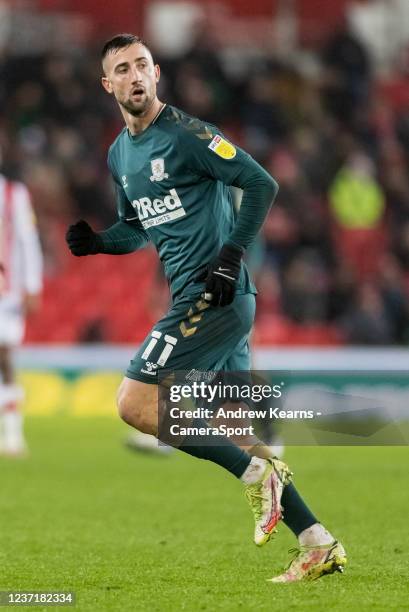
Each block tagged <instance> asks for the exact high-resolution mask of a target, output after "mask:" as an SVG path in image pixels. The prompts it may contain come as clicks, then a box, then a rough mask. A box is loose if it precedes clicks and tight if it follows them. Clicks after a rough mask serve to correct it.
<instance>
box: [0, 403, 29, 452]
mask: <svg viewBox="0 0 409 612" xmlns="http://www.w3.org/2000/svg"><path fill="white" fill-rule="evenodd" d="M3 449H4V450H6V451H9V452H20V451H22V450H24V449H25V441H24V435H23V415H22V414H21V412H19V411H18V410H6V411H5V412H4V413H3Z"/></svg>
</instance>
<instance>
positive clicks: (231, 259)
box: [196, 244, 243, 306]
mask: <svg viewBox="0 0 409 612" xmlns="http://www.w3.org/2000/svg"><path fill="white" fill-rule="evenodd" d="M242 257H243V251H242V249H240V248H239V247H236V246H233V245H232V244H225V245H224V246H223V247H222V249H221V251H220V253H219V255H218V256H217V257H216V259H214V260H213V261H212V262H211V264H210V265H209V266H208V267H207V268H206V270H205V271H204V272H202V274H200V275H199V276H198V277H197V278H196V280H197V281H205V282H206V286H205V290H204V293H203V294H202V296H203V299H204V300H205V301H206V302H209V303H210V304H211V305H212V306H228V305H229V304H231V303H232V301H233V300H234V296H235V295H236V285H237V281H238V279H239V276H240V270H241V258H242Z"/></svg>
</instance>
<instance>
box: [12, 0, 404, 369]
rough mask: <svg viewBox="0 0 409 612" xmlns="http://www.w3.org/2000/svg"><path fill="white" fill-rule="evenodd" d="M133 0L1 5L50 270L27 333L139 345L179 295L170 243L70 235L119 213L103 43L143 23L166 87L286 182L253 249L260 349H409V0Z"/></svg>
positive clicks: (22, 143) (41, 339) (25, 164)
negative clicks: (120, 245)
mask: <svg viewBox="0 0 409 612" xmlns="http://www.w3.org/2000/svg"><path fill="white" fill-rule="evenodd" d="M119 5H120V7H119V8H118V3H113V2H108V3H103V4H101V3H100V2H98V0H13V1H7V0H0V24H1V25H0V83H1V85H0V150H1V168H2V172H4V173H5V174H6V175H8V176H10V177H14V178H19V179H22V180H23V181H24V182H25V183H26V184H27V186H28V187H29V189H30V192H31V194H32V198H33V204H34V207H35V210H36V214H37V217H38V224H39V229H40V235H41V240H42V246H43V250H44V255H45V264H46V268H45V274H46V277H45V289H44V293H43V303H42V308H41V309H40V310H39V312H38V313H36V314H35V315H34V316H32V317H31V318H30V320H29V321H28V329H27V336H26V343H28V344H32V343H42V344H44V343H45V344H61V343H63V344H67V343H68V344H78V343H80V344H82V345H84V344H89V343H92V345H93V346H94V343H106V344H107V345H108V344H110V343H112V344H115V345H116V344H118V343H119V344H122V343H129V344H130V345H132V347H135V346H136V345H137V344H138V343H139V342H140V341H141V340H142V339H143V338H144V337H145V335H146V333H147V332H148V331H149V329H150V327H151V326H152V325H153V323H154V322H155V321H156V320H157V319H158V317H160V316H161V315H162V313H163V312H164V311H165V309H166V308H167V305H168V291H167V286H166V282H165V281H164V278H163V274H162V270H161V268H160V267H159V262H158V260H157V257H156V255H155V253H154V252H153V250H152V249H150V248H148V249H145V250H144V251H142V252H139V253H136V254H133V255H127V256H121V257H113V256H102V255H100V256H98V257H87V258H83V259H80V260H79V259H77V258H74V257H73V256H71V255H70V254H69V252H68V250H67V248H66V246H65V242H64V233H65V230H66V227H67V225H68V224H69V223H72V222H74V221H75V220H77V219H79V218H85V219H87V220H88V221H89V222H90V223H91V224H92V225H93V226H94V227H95V228H98V229H103V228H105V227H107V226H109V225H110V224H111V223H112V222H114V221H115V218H116V210H115V202H114V197H113V189H112V185H111V180H110V177H109V175H108V171H107V166H106V155H107V149H108V146H109V144H110V143H111V142H112V140H113V139H114V138H115V136H116V134H117V133H118V132H119V131H120V129H121V128H122V119H121V116H120V113H119V111H118V109H117V107H116V105H115V103H114V101H113V100H112V99H111V98H110V97H109V96H107V95H106V94H105V92H104V91H103V89H102V87H101V85H100V82H99V80H100V76H101V67H100V60H99V54H100V49H101V46H102V44H103V42H104V41H105V40H106V39H107V38H109V37H111V36H112V35H113V34H115V33H118V32H121V31H130V32H135V33H138V34H140V35H142V36H143V37H144V38H145V39H146V40H147V42H148V44H149V45H150V47H151V49H152V52H153V54H154V58H155V60H156V61H157V62H158V63H159V64H160V65H161V68H162V80H161V84H160V97H161V98H162V99H163V100H165V101H166V102H168V103H171V104H175V105H176V106H179V107H181V108H182V109H184V110H185V111H187V112H188V113H190V114H192V115H195V116H198V117H200V118H201V119H204V120H208V121H210V122H212V123H215V124H217V125H218V126H219V127H220V128H221V129H222V130H223V131H224V133H225V134H226V135H227V137H228V138H230V139H231V140H232V141H233V142H235V143H236V144H238V145H240V146H242V147H243V148H244V149H246V150H247V151H248V152H250V153H251V154H252V155H253V156H254V157H255V158H256V159H257V160H258V161H259V162H260V163H261V164H263V165H264V166H265V167H266V169H267V170H268V171H269V172H270V173H271V174H272V175H273V176H274V177H275V178H276V179H277V181H278V182H279V184H280V192H279V196H278V199H277V202H276V203H275V205H274V206H273V208H272V209H271V212H270V213H269V215H268V218H267V220H266V222H265V224H264V227H263V230H262V232H261V235H260V236H259V239H258V241H257V243H256V244H255V245H254V247H253V248H252V249H251V251H250V252H249V253H248V264H249V267H250V269H251V272H252V274H253V276H254V278H255V281H256V284H257V287H258V290H259V296H258V305H257V320H256V326H255V332H254V336H253V342H254V345H255V347H259V348H260V347H262V348H263V349H265V350H264V353H257V352H256V355H257V354H258V355H260V354H263V355H264V356H265V355H266V354H267V353H268V354H269V355H270V356H271V354H273V353H274V354H276V352H275V351H279V353H277V354H283V352H282V351H283V350H284V347H285V348H286V349H288V348H289V347H290V349H291V347H303V346H304V347H305V346H307V347H310V348H311V349H312V348H313V347H319V346H321V347H333V348H334V349H335V350H337V351H338V350H341V347H348V346H351V345H358V346H361V347H362V346H365V345H366V346H368V345H369V346H391V345H392V346H395V347H396V346H398V345H400V346H401V347H402V348H403V347H405V346H407V345H408V343H409V300H408V298H409V174H408V164H409V3H408V2H407V0H253V1H252V2H251V3H249V2H247V1H245V0H217V1H210V0H209V1H203V0H202V1H201V2H196V1H189V0H183V1H172V2H170V1H162V0H157V1H152V0H150V1H148V0H121V1H120V3H119ZM338 347H339V349H338ZM99 350H100V351H101V348H100V349H99ZM131 350H132V349H131V347H130V351H131ZM266 351H267V353H266ZM271 351H273V353H271ZM310 354H312V353H310ZM30 355H32V353H30ZM405 358H406V357H405ZM85 362H86V363H87V361H86V360H85ZM358 362H359V360H358ZM121 363H122V367H124V366H125V365H126V361H124V360H121ZM272 363H273V362H272V361H271V359H270V360H267V361H264V362H263V365H264V364H266V367H268V366H269V365H271V364H272ZM402 363H404V362H402ZM406 363H407V362H406ZM259 365H260V362H259Z"/></svg>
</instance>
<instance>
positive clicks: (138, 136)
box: [126, 102, 166, 142]
mask: <svg viewBox="0 0 409 612" xmlns="http://www.w3.org/2000/svg"><path fill="white" fill-rule="evenodd" d="M165 108H166V102H165V103H164V104H163V106H162V107H161V108H160V109H159V111H158V112H157V113H156V115H155V116H154V118H153V119H152V121H151V122H150V124H149V125H147V126H146V128H145V129H144V130H142V132H139V134H131V132H130V131H129V128H128V127H127V128H126V131H127V134H128V137H129V139H130V140H131V142H136V141H137V140H140V139H141V138H142V137H143V136H144V135H145V134H146V132H148V131H149V129H150V128H151V127H152V126H154V125H155V123H156V122H157V120H158V119H159V117H160V116H161V115H162V113H163V111H164V110H165Z"/></svg>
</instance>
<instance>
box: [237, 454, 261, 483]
mask: <svg viewBox="0 0 409 612" xmlns="http://www.w3.org/2000/svg"><path fill="white" fill-rule="evenodd" d="M266 465H267V461H266V460H265V459H260V457H252V458H251V461H250V464H249V465H248V467H247V468H246V470H245V471H244V473H243V474H242V475H241V476H240V480H241V481H242V482H244V484H246V485H251V484H254V483H256V482H258V481H259V480H261V478H262V476H263V474H264V471H265V469H266Z"/></svg>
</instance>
